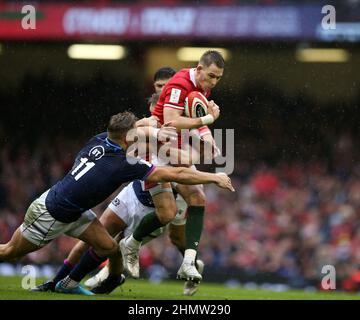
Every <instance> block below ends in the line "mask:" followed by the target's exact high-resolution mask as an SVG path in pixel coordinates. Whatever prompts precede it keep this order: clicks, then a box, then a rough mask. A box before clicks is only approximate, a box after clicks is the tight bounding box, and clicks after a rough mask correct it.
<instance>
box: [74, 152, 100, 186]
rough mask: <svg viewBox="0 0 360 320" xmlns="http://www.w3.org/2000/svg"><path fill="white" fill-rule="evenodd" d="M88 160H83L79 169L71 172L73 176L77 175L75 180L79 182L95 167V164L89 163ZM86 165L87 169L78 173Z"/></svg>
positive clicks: (78, 166)
mask: <svg viewBox="0 0 360 320" xmlns="http://www.w3.org/2000/svg"><path fill="white" fill-rule="evenodd" d="M88 161H89V159H88V158H81V159H80V163H79V164H78V165H77V167H76V168H75V169H74V170H73V171H72V172H71V175H75V174H76V176H75V177H74V179H75V180H76V181H78V180H79V179H80V178H81V177H82V176H83V175H84V174H85V173H86V172H88V171H89V170H90V169H91V168H92V167H93V166H94V165H95V162H88ZM84 165H85V167H84V168H83V169H82V170H81V171H80V172H79V173H78V171H79V170H80V169H81V168H82V167H83V166H84Z"/></svg>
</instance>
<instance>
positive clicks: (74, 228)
mask: <svg viewBox="0 0 360 320" xmlns="http://www.w3.org/2000/svg"><path fill="white" fill-rule="evenodd" d="M48 192H49V190H47V191H45V192H44V193H43V194H42V195H41V196H40V197H39V198H37V199H36V200H35V201H33V203H32V204H31V205H30V206H29V208H28V210H27V211H26V214H25V218H24V222H23V223H22V224H21V226H20V231H21V233H22V235H23V236H24V237H25V238H26V239H27V240H29V241H30V242H32V243H34V244H35V245H37V246H39V247H43V246H45V245H46V244H48V243H49V242H51V241H52V240H54V239H55V238H57V237H59V236H61V235H62V234H66V235H68V236H70V237H74V238H78V237H79V236H80V235H81V234H82V233H83V232H84V231H85V230H86V229H87V227H88V226H89V225H90V223H91V222H92V221H93V220H94V219H96V214H95V213H94V212H93V211H91V210H87V211H85V212H83V213H82V215H81V217H80V218H79V219H78V220H76V221H74V222H70V223H64V222H61V221H58V220H56V219H54V218H53V217H52V216H51V215H50V213H49V212H48V210H47V208H46V206H45V199H46V196H47V194H48Z"/></svg>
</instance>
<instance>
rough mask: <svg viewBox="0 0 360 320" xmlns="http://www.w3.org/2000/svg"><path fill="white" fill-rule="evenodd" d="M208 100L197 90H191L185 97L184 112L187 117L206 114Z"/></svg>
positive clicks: (197, 116)
mask: <svg viewBox="0 0 360 320" xmlns="http://www.w3.org/2000/svg"><path fill="white" fill-rule="evenodd" d="M208 104H209V101H208V100H207V99H206V97H205V96H204V95H203V94H202V93H200V92H199V91H192V92H190V93H189V94H188V96H187V97H186V98H185V114H186V116H187V117H189V118H200V117H203V116H206V115H207V114H208Z"/></svg>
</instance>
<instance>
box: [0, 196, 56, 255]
mask: <svg viewBox="0 0 360 320" xmlns="http://www.w3.org/2000/svg"><path fill="white" fill-rule="evenodd" d="M46 195H47V192H45V193H43V194H42V195H41V196H40V197H39V198H37V199H36V200H34V201H33V202H32V203H31V205H30V206H29V208H28V209H27V211H26V214H25V217H24V222H23V223H22V224H21V226H20V227H19V228H18V229H16V231H15V232H14V234H13V236H12V237H11V240H10V241H9V242H8V243H6V244H1V245H0V262H1V261H9V260H15V259H19V258H21V257H23V256H24V255H26V254H28V253H30V252H33V251H36V250H38V249H40V248H41V247H43V246H45V245H46V244H48V243H49V242H50V241H51V240H52V239H54V238H56V237H57V236H58V235H60V234H61V226H59V224H60V225H61V223H59V222H57V221H56V220H55V219H54V218H53V217H52V216H50V214H49V213H48V212H47V209H46V206H45V198H46ZM58 226H59V228H58Z"/></svg>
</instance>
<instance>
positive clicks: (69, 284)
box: [55, 210, 121, 295]
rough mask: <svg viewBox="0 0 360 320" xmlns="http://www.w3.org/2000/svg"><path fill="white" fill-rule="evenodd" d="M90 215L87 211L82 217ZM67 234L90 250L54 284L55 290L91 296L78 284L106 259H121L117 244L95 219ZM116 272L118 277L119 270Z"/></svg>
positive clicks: (80, 224)
mask: <svg viewBox="0 0 360 320" xmlns="http://www.w3.org/2000/svg"><path fill="white" fill-rule="evenodd" d="M91 213H92V212H91V211H90V210H89V211H87V212H85V213H83V216H84V215H86V214H91ZM80 220H81V219H80ZM67 234H68V235H71V236H73V237H77V238H78V239H80V240H82V241H84V242H86V243H87V244H89V246H91V248H90V249H89V250H87V251H86V252H85V253H84V255H83V256H82V258H81V261H80V262H79V263H78V264H77V265H76V266H75V267H74V268H73V269H72V270H71V272H70V273H69V275H68V276H67V277H65V278H64V279H63V280H61V281H59V282H58V283H57V284H56V287H55V289H56V291H58V292H63V293H78V294H86V295H89V294H92V293H91V292H90V291H87V290H85V289H83V288H82V287H80V286H79V282H80V281H81V280H82V279H83V278H84V277H85V276H86V275H87V274H88V273H89V272H91V271H93V270H94V269H95V268H97V267H98V266H99V265H100V264H101V263H102V262H103V261H105V260H106V259H107V258H109V259H121V257H120V252H119V246H118V243H117V242H116V241H115V240H114V239H113V238H112V237H111V236H110V234H109V233H108V232H107V231H106V229H105V228H104V226H103V225H102V224H101V223H100V221H99V220H98V219H96V218H95V219H93V220H92V221H91V222H90V223H88V224H82V223H81V221H79V224H78V225H75V226H74V228H73V229H71V230H69V231H68V232H67ZM118 272H119V277H120V275H121V270H118Z"/></svg>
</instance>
